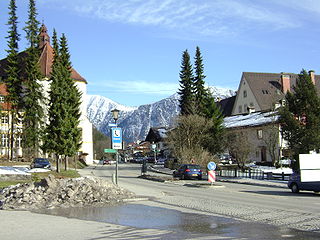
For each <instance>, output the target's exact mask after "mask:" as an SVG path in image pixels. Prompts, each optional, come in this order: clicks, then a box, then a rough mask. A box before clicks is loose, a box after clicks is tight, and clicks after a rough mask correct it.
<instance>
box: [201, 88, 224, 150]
mask: <svg viewBox="0 0 320 240" xmlns="http://www.w3.org/2000/svg"><path fill="white" fill-rule="evenodd" d="M203 115H204V117H205V118H207V119H210V120H211V121H212V126H211V129H210V132H211V138H210V139H208V142H207V143H205V145H206V146H207V149H208V150H209V151H210V152H211V153H213V154H215V153H219V152H221V151H223V147H224V145H225V142H224V135H225V128H224V127H223V114H222V112H221V110H220V108H219V106H217V104H216V103H215V99H214V97H213V96H212V94H211V92H209V90H207V91H206V95H205V98H204V110H203Z"/></svg>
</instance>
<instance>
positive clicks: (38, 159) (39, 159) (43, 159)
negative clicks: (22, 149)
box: [34, 158, 49, 162]
mask: <svg viewBox="0 0 320 240" xmlns="http://www.w3.org/2000/svg"><path fill="white" fill-rule="evenodd" d="M34 161H35V162H49V161H48V159H46V158H36V159H35V160H34Z"/></svg>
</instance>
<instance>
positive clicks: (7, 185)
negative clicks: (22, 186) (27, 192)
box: [0, 180, 30, 189]
mask: <svg viewBox="0 0 320 240" xmlns="http://www.w3.org/2000/svg"><path fill="white" fill-rule="evenodd" d="M27 182H30V180H29V181H27V180H25V181H4V182H1V181H0V189H1V188H5V187H9V186H11V185H17V184H19V183H27Z"/></svg>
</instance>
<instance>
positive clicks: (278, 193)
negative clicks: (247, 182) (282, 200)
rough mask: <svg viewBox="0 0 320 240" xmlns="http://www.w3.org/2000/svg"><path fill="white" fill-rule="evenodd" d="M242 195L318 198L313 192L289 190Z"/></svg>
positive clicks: (318, 195) (319, 195)
mask: <svg viewBox="0 0 320 240" xmlns="http://www.w3.org/2000/svg"><path fill="white" fill-rule="evenodd" d="M241 192H244V193H255V194H261V195H276V196H285V197H320V194H316V193H313V192H300V193H292V192H290V190H289V191H288V192H284V191H241Z"/></svg>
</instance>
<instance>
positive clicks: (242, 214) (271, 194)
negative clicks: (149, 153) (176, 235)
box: [82, 164, 320, 232]
mask: <svg viewBox="0 0 320 240" xmlns="http://www.w3.org/2000/svg"><path fill="white" fill-rule="evenodd" d="M140 166H141V165H140V164H119V185H120V186H122V187H124V188H126V189H129V190H131V191H133V192H135V193H136V194H137V195H140V196H145V197H149V198H150V199H151V200H153V201H151V202H153V203H154V204H155V203H157V204H162V205H163V206H165V207H168V208H182V209H189V210H195V211H199V212H201V213H203V214H217V215H220V216H227V217H232V218H236V219H241V220H245V221H250V222H258V223H267V224H272V225H276V226H286V227H288V228H294V229H298V230H304V231H316V232H320V213H319V207H320V201H319V200H320V195H317V194H314V193H312V192H302V193H300V194H293V193H291V191H290V190H289V189H285V188H274V187H263V186H253V185H243V184H235V183H226V182H218V183H217V184H216V186H214V187H208V186H207V187H199V186H197V185H195V183H201V181H194V180H190V181H185V180H184V181H176V182H169V183H168V182H165V183H161V182H154V181H148V180H145V179H138V178H137V176H138V175H140V171H141V170H140ZM114 169H115V168H114V166H106V165H105V166H97V167H95V168H94V169H93V168H91V169H86V170H83V171H82V174H84V175H86V174H87V175H95V176H99V177H106V178H110V180H111V175H112V173H114Z"/></svg>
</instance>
